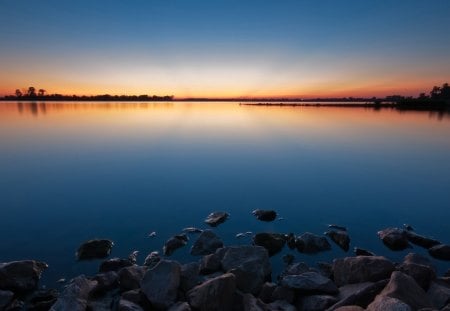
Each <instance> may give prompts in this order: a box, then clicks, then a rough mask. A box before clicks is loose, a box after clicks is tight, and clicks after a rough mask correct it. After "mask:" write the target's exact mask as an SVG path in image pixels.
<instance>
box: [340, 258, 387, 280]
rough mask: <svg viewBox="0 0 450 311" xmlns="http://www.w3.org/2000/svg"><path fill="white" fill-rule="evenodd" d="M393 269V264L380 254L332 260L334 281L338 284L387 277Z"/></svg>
mask: <svg viewBox="0 0 450 311" xmlns="http://www.w3.org/2000/svg"><path fill="white" fill-rule="evenodd" d="M394 269H395V267H394V264H393V263H392V262H390V261H389V260H387V259H386V258H384V257H382V256H358V257H346V258H342V259H335V260H334V261H333V275H334V281H335V282H336V284H337V285H338V286H342V285H345V284H351V283H361V282H376V281H380V280H383V279H387V278H389V277H390V275H391V273H392V271H394Z"/></svg>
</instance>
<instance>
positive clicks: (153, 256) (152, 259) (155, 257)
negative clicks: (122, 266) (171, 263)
mask: <svg viewBox="0 0 450 311" xmlns="http://www.w3.org/2000/svg"><path fill="white" fill-rule="evenodd" d="M160 261H161V257H160V256H159V253H158V252H157V251H154V252H151V253H150V254H148V255H147V257H145V260H144V266H147V267H149V268H150V269H151V268H153V267H154V266H156V264H157V263H158V262H160Z"/></svg>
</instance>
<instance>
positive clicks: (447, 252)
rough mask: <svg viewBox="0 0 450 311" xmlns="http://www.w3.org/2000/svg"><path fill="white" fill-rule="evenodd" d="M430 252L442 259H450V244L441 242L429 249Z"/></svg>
mask: <svg viewBox="0 0 450 311" xmlns="http://www.w3.org/2000/svg"><path fill="white" fill-rule="evenodd" d="M428 253H429V254H430V255H431V256H432V257H434V258H436V259H441V260H450V245H446V244H439V245H436V246H433V247H431V248H430V249H428Z"/></svg>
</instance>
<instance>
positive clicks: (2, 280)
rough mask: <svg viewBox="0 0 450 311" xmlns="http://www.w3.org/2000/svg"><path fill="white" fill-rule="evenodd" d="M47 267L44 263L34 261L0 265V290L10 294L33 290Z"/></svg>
mask: <svg viewBox="0 0 450 311" xmlns="http://www.w3.org/2000/svg"><path fill="white" fill-rule="evenodd" d="M47 267H48V265H47V264H46V263H44V262H40V261H35V260H23V261H11V262H5V263H0V289H1V290H10V291H12V292H26V291H31V290H34V289H36V288H37V285H38V282H39V279H40V278H41V274H42V272H43V271H44V270H45V269H47Z"/></svg>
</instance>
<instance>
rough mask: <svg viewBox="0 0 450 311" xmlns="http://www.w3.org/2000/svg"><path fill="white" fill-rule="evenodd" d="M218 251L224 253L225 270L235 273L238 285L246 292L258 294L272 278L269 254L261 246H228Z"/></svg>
mask: <svg viewBox="0 0 450 311" xmlns="http://www.w3.org/2000/svg"><path fill="white" fill-rule="evenodd" d="M218 253H220V254H223V258H222V260H221V264H222V269H223V271H226V272H231V273H233V274H234V275H235V277H236V285H237V287H238V288H239V289H240V290H242V291H243V292H245V293H252V294H257V293H258V292H259V291H260V290H261V287H262V285H263V284H264V282H265V281H266V280H267V279H269V278H270V274H271V266H270V262H269V254H268V252H267V250H266V249H265V248H263V247H261V246H233V247H226V248H223V249H220V250H218ZM220 254H218V255H219V256H220Z"/></svg>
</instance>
